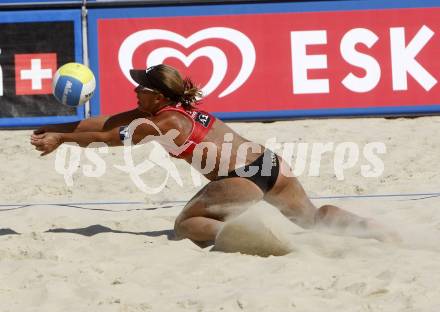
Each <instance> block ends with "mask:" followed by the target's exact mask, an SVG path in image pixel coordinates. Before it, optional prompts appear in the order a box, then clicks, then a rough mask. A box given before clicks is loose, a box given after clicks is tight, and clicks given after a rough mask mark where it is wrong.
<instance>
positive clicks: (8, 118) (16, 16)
mask: <svg viewBox="0 0 440 312" xmlns="http://www.w3.org/2000/svg"><path fill="white" fill-rule="evenodd" d="M2 16H4V17H5V18H2V19H1V23H0V126H33V125H39V124H44V123H51V122H64V121H70V120H72V121H73V120H78V119H82V118H83V115H84V112H83V108H81V109H80V110H79V111H77V109H75V108H70V107H67V106H63V105H61V104H60V103H59V102H57V101H56V99H55V98H54V97H53V95H52V77H53V75H54V74H55V71H56V70H57V68H58V67H60V66H61V65H63V64H65V63H68V62H72V61H75V60H78V58H79V57H80V56H81V46H80V45H79V44H78V41H79V42H81V41H80V38H78V35H80V28H79V27H80V22H79V18H80V11H77V12H74V11H70V10H63V11H59V12H56V11H46V12H43V11H32V12H31V11H29V12H1V13H0V17H2ZM75 20H76V21H75ZM75 38H76V41H75Z"/></svg>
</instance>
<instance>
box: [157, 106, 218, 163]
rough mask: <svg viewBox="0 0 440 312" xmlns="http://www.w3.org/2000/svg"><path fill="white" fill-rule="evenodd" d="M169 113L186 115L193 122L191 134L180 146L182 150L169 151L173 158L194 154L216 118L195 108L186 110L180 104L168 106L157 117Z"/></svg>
mask: <svg viewBox="0 0 440 312" xmlns="http://www.w3.org/2000/svg"><path fill="white" fill-rule="evenodd" d="M169 111H174V112H178V113H180V114H182V115H185V116H187V117H188V119H189V120H191V122H192V127H191V133H190V135H189V136H188V138H187V139H186V140H185V142H184V143H183V144H182V145H181V146H180V147H181V148H179V147H177V148H176V150H172V149H169V150H168V152H169V153H170V154H171V155H172V156H174V157H178V158H183V157H184V156H187V155H189V154H192V152H193V151H194V148H195V147H196V145H197V144H199V143H200V142H202V141H203V139H204V138H205V136H206V134H207V133H208V131H209V129H211V127H212V125H213V124H214V121H215V117H214V116H213V115H211V114H210V113H208V112H205V111H201V110H199V109H197V108H194V107H193V108H191V109H189V110H188V109H185V108H183V107H182V105H180V104H177V105H176V106H166V107H164V108H162V109H161V110H159V111H158V112H157V113H156V114H155V115H156V116H157V115H159V114H160V113H163V112H169Z"/></svg>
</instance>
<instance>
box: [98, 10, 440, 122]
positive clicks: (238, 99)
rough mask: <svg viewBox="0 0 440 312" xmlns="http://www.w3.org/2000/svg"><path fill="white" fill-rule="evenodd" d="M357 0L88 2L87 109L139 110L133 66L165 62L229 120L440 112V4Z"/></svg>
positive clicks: (106, 111) (107, 111)
mask: <svg viewBox="0 0 440 312" xmlns="http://www.w3.org/2000/svg"><path fill="white" fill-rule="evenodd" d="M359 2H361V1H359ZM355 3H356V1H355V2H352V1H351V2H344V1H338V2H337V3H327V7H326V6H325V5H323V4H322V3H307V4H295V3H290V4H261V5H236V6H233V5H231V6H217V7H216V6H212V7H211V8H210V9H207V8H203V7H199V8H198V9H197V7H191V8H188V7H186V8H185V7H183V8H178V7H175V8H174V10H172V9H170V8H168V9H167V10H165V9H162V10H160V11H155V10H152V9H149V10H146V9H141V8H136V9H126V10H122V11H124V13H122V11H121V10H120V9H118V12H117V13H116V11H115V10H105V9H101V10H96V11H94V10H91V20H90V25H91V27H92V34H94V35H95V36H96V39H95V40H92V42H93V43H92V55H93V54H94V55H95V56H96V58H95V59H96V60H97V62H95V63H94V64H93V66H94V69H95V72H97V73H98V76H99V86H100V94H99V100H100V111H92V113H94V114H99V113H102V114H113V113H116V112H120V111H123V110H127V109H131V108H134V107H136V98H135V94H134V92H133V88H134V87H135V83H134V82H133V81H131V79H130V77H129V74H128V72H129V70H130V69H131V68H145V67H147V66H151V65H155V64H158V63H166V64H169V65H172V66H175V67H176V68H178V69H179V70H180V71H181V72H182V74H183V75H184V76H189V77H191V78H192V79H193V80H194V81H195V82H196V83H199V84H200V85H201V86H202V87H203V91H204V94H205V98H204V101H203V102H204V108H205V109H207V110H209V111H211V112H215V113H217V115H219V116H222V117H223V118H227V119H252V118H261V119H264V118H285V117H303V116H332V115H359V114H360V115H374V114H387V115H389V114H410V113H431V112H439V111H440V106H439V104H440V86H439V83H438V79H439V78H440V59H439V58H438V57H437V55H438V47H439V46H440V36H439V33H440V19H439V18H438V16H440V7H439V8H437V7H435V6H432V3H431V2H430V5H431V7H428V6H427V7H403V8H389V7H387V8H383V7H380V5H378V3H377V2H371V3H372V4H375V7H374V6H373V7H372V8H369V9H367V8H363V9H362V10H356V9H355V8H354V7H351V6H354V5H356V4H355ZM393 3H394V4H396V3H397V2H393ZM404 4H405V3H404ZM388 5H389V3H388ZM401 5H402V4H401ZM417 5H419V6H423V1H422V2H418V3H417ZM215 7H216V9H215ZM320 10H323V11H320ZM120 16H122V17H120ZM97 99H98V97H96V98H95V100H97ZM96 107H97V106H96Z"/></svg>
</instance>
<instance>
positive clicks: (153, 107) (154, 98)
mask: <svg viewBox="0 0 440 312" xmlns="http://www.w3.org/2000/svg"><path fill="white" fill-rule="evenodd" d="M134 92H136V95H137V99H138V102H137V104H138V108H139V110H140V111H142V112H146V113H154V112H156V111H157V110H158V109H159V102H160V97H159V96H160V93H159V92H157V91H156V90H153V89H150V88H146V87H143V86H141V85H139V86H137V87H136V88H135V89H134Z"/></svg>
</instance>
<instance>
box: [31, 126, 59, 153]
mask: <svg viewBox="0 0 440 312" xmlns="http://www.w3.org/2000/svg"><path fill="white" fill-rule="evenodd" d="M62 143H63V141H62V138H61V134H60V133H54V132H45V133H42V134H32V136H31V144H32V145H34V146H35V149H36V150H37V151H40V152H43V153H41V154H40V156H45V155H47V154H49V153H51V152H53V151H54V150H56V149H57V147H58V146H60V145H61V144H62Z"/></svg>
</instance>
